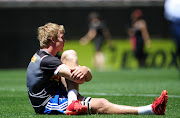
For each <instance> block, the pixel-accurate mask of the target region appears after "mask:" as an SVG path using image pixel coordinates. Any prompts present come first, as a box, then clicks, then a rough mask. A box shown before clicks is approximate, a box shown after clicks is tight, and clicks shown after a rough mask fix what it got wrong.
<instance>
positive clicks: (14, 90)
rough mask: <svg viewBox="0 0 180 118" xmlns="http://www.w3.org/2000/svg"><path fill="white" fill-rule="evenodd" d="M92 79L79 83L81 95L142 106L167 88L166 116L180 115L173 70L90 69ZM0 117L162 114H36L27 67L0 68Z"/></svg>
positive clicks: (103, 117) (179, 92)
mask: <svg viewBox="0 0 180 118" xmlns="http://www.w3.org/2000/svg"><path fill="white" fill-rule="evenodd" d="M92 73H93V80H92V81H91V82H89V83H85V84H83V85H81V86H80V92H81V93H82V95H84V96H91V97H98V98H99V97H103V98H106V99H108V100H109V101H111V102H113V103H116V104H123V105H133V106H141V105H147V104H150V103H152V102H153V100H154V97H155V96H157V97H158V96H159V95H160V94H161V91H162V90H164V89H166V90H167V91H168V92H169V99H168V104H167V110H166V117H167V118H174V117H180V114H179V113H180V78H179V74H178V71H177V70H176V69H137V70H117V71H104V72H103V71H102V72H97V71H92ZM0 117H2V118H3V117H8V118H9V117H13V118H15V117H18V118H21V117H22V118H25V117H27V118H29V117H32V118H44V117H48V118H56V117H89V118H91V117H93V118H94V117H95V118H96V117H97V118H99V117H100V118H106V117H107V118H109V117H111V118H114V117H128V118H129V117H133V118H134V117H138V118H139V117H143V118H144V117H153V118H154V117H164V116H152V115H140V116H137V115H98V114H96V115H84V116H65V115H61V116H59V115H52V116H49V115H36V114H35V112H34V110H33V108H32V107H31V105H30V103H29V100H28V95H27V90H26V70H25V69H14V70H0Z"/></svg>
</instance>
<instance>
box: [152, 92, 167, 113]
mask: <svg viewBox="0 0 180 118" xmlns="http://www.w3.org/2000/svg"><path fill="white" fill-rule="evenodd" d="M167 94H168V92H167V91H166V90H163V91H162V93H161V96H160V97H159V98H157V97H156V98H155V100H154V102H153V103H152V108H153V111H154V112H155V114H156V115H165V113H164V112H165V111H166V106H167V105H166V103H167V100H168V99H167V98H168V95H167Z"/></svg>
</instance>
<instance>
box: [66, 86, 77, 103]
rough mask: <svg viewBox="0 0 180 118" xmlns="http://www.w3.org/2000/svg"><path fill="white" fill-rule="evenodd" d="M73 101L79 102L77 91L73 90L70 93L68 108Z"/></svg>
mask: <svg viewBox="0 0 180 118" xmlns="http://www.w3.org/2000/svg"><path fill="white" fill-rule="evenodd" d="M73 100H77V90H76V89H72V90H70V91H69V92H68V106H69V105H70V104H71V103H72V101H73Z"/></svg>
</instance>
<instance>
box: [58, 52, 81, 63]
mask: <svg viewBox="0 0 180 118" xmlns="http://www.w3.org/2000/svg"><path fill="white" fill-rule="evenodd" d="M61 61H62V62H63V63H66V62H74V63H77V61H78V58H77V53H76V52H75V51H74V50H66V51H64V52H63V53H62V55H61Z"/></svg>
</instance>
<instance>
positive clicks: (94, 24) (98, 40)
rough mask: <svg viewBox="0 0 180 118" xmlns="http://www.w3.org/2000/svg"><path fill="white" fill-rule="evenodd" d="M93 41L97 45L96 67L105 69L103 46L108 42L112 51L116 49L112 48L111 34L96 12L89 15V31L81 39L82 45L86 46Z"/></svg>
mask: <svg viewBox="0 0 180 118" xmlns="http://www.w3.org/2000/svg"><path fill="white" fill-rule="evenodd" d="M91 40H94V43H95V56H94V62H95V64H94V65H95V67H96V68H97V69H103V68H104V64H105V57H104V54H103V52H102V46H103V44H104V42H105V40H106V41H107V44H108V46H109V47H110V49H113V48H114V47H113V46H112V41H111V34H110V32H109V30H108V28H107V26H106V24H105V23H104V22H103V21H102V19H101V17H100V15H99V14H98V13H96V12H92V13H90V14H89V31H88V33H87V34H86V35H85V36H83V37H82V38H81V39H80V44H81V45H86V44H88V43H89V42H90V41H91Z"/></svg>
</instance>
